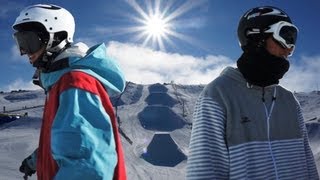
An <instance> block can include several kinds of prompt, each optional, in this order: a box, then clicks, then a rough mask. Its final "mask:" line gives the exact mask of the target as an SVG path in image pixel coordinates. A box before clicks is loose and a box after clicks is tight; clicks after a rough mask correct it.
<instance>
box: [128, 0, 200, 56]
mask: <svg viewBox="0 0 320 180" xmlns="http://www.w3.org/2000/svg"><path fill="white" fill-rule="evenodd" d="M126 2H127V3H128V4H129V5H130V6H131V7H133V9H134V10H135V11H136V12H137V15H138V16H135V15H133V16H132V14H128V16H129V17H130V18H132V19H133V20H134V21H135V22H136V23H138V25H137V26H134V27H132V28H128V29H127V31H128V32H133V33H137V34H136V36H134V37H133V38H134V39H135V41H141V40H142V41H143V43H142V45H143V46H149V45H151V46H152V47H155V48H159V49H160V50H163V51H166V45H165V44H166V43H167V44H170V45H172V46H174V42H173V41H172V40H171V38H170V37H175V38H177V39H180V40H184V41H187V42H190V43H193V42H194V41H193V40H190V37H188V36H186V35H184V34H181V33H179V32H177V31H176V29H177V28H176V27H177V24H176V19H177V18H178V17H179V16H181V15H183V14H184V13H186V12H189V11H191V10H192V9H193V8H195V7H197V6H198V5H200V4H201V3H202V1H200V0H199V1H194V0H187V1H185V2H184V3H182V4H175V1H168V2H167V1H166V2H165V1H161V0H154V1H150V0H145V2H144V5H146V6H145V7H144V6H141V5H140V4H139V3H138V2H137V1H136V0H127V1H126ZM162 2H164V3H163V4H161V3H162ZM179 28H181V24H180V26H179Z"/></svg>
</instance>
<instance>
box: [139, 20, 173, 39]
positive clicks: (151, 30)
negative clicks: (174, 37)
mask: <svg viewBox="0 0 320 180" xmlns="http://www.w3.org/2000/svg"><path fill="white" fill-rule="evenodd" d="M145 28H146V32H147V33H148V34H149V35H151V36H152V37H156V38H161V37H162V36H164V35H165V33H166V32H168V30H167V28H168V24H166V22H165V21H164V20H163V19H162V18H161V17H159V16H158V15H153V16H152V17H150V19H148V20H147V22H146V24H145Z"/></svg>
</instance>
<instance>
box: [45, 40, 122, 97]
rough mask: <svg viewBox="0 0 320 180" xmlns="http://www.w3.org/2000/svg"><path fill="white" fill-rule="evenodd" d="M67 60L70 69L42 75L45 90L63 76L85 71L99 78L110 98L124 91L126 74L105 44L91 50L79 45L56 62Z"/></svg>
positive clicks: (67, 50) (65, 52)
mask: <svg viewBox="0 0 320 180" xmlns="http://www.w3.org/2000/svg"><path fill="white" fill-rule="evenodd" d="M65 58H67V61H68V65H69V67H66V68H63V69H61V70H57V71H53V72H49V73H44V72H42V73H41V74H40V80H41V83H42V86H43V88H44V89H45V90H49V89H50V88H51V87H52V86H53V85H54V84H55V83H56V82H57V81H58V80H59V79H60V77H61V76H62V75H63V74H65V73H67V72H69V71H72V70H79V71H83V72H85V73H87V74H89V75H92V76H94V77H95V78H97V79H98V80H99V81H100V82H101V83H102V84H103V85H104V87H105V88H106V89H107V91H108V93H109V95H110V96H112V95H115V94H118V93H121V92H122V91H123V90H124V87H125V78H124V74H123V72H122V71H121V69H120V67H119V65H118V64H117V62H116V61H115V60H114V59H112V58H111V57H110V56H108V55H107V52H106V46H105V44H104V43H101V44H97V45H95V46H93V47H91V48H88V47H87V46H86V45H85V44H83V43H77V44H75V45H73V46H72V47H70V48H68V49H66V50H65V51H64V52H62V53H61V54H60V55H59V56H57V58H56V59H55V60H54V62H57V61H60V60H63V59H64V60H65Z"/></svg>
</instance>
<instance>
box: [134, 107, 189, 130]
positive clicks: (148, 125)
mask: <svg viewBox="0 0 320 180" xmlns="http://www.w3.org/2000/svg"><path fill="white" fill-rule="evenodd" d="M138 118H139V120H140V123H141V126H142V127H144V128H145V129H148V130H157V131H173V130H176V129H179V128H182V127H183V126H184V125H185V122H184V121H183V119H182V118H181V117H180V116H178V115H177V114H176V113H175V112H173V111H172V110H171V109H170V108H169V107H166V106H147V107H145V108H144V109H143V111H142V112H140V113H139V114H138Z"/></svg>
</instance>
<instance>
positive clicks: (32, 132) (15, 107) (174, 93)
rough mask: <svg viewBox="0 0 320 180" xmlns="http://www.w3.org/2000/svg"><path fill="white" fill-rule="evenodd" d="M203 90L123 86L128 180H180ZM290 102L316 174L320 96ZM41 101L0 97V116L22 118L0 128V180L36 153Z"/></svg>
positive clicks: (36, 96) (119, 101)
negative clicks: (296, 107)
mask: <svg viewBox="0 0 320 180" xmlns="http://www.w3.org/2000/svg"><path fill="white" fill-rule="evenodd" d="M203 87H204V86H203V85H175V84H151V85H139V84H134V83H128V84H127V87H126V90H125V92H124V93H123V94H122V95H121V96H119V97H113V98H112V101H113V104H114V105H115V110H116V112H117V116H118V117H119V122H120V123H119V125H120V129H121V132H122V135H123V136H122V142H123V146H124V151H125V159H126V165H127V176H128V177H129V179H130V180H131V179H132V180H145V179H146V180H147V179H154V180H168V179H174V180H180V179H184V175H185V169H186V158H187V155H188V145H189V139H190V132H191V122H192V112H193V108H194V105H195V101H196V99H197V97H198V95H199V93H200V92H201V90H202V89H203ZM296 97H297V99H298V100H299V102H300V103H301V105H302V109H303V114H304V117H305V119H306V121H307V128H308V133H309V137H310V143H311V147H312V150H313V153H314V156H315V158H316V161H317V166H318V171H319V172H320V146H319V140H320V118H319V117H320V93H319V92H308V93H296ZM44 99H45V94H44V93H43V92H42V91H40V90H38V91H26V92H24V91H21V92H12V93H2V94H0V108H1V109H0V112H2V111H3V110H4V109H3V108H4V106H5V110H6V111H9V112H10V113H20V114H24V113H26V112H27V113H28V116H27V117H21V118H20V119H18V120H16V121H13V122H10V123H6V124H2V125H0V179H6V180H15V179H22V176H23V174H21V173H20V172H19V170H18V168H19V166H20V164H21V161H22V160H23V159H24V158H25V157H27V156H28V155H29V154H30V153H31V152H33V150H34V149H35V147H37V144H38V138H39V130H40V125H41V116H42V112H43V103H44ZM161 148H163V150H161ZM29 179H36V178H35V176H33V177H31V178H29Z"/></svg>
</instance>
